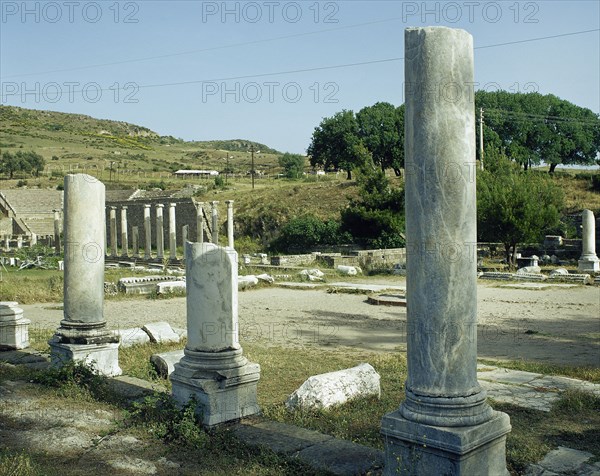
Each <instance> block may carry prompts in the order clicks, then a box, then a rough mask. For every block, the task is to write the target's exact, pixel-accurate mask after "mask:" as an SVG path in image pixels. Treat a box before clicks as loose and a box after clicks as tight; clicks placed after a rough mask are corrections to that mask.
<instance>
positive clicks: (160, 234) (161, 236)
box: [156, 203, 165, 260]
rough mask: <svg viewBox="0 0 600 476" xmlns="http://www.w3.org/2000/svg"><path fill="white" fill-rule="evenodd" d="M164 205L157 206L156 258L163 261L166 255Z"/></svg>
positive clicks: (158, 204)
mask: <svg viewBox="0 0 600 476" xmlns="http://www.w3.org/2000/svg"><path fill="white" fill-rule="evenodd" d="M163 207H164V205H163V204H162V203H157V204H156V258H157V259H160V260H162V259H163V257H164V254H165V241H164V240H165V232H164V230H163Z"/></svg>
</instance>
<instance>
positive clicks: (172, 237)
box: [169, 203, 177, 259]
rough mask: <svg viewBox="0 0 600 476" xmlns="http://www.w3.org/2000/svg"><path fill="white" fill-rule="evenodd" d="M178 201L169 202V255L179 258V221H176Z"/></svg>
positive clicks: (172, 257)
mask: <svg viewBox="0 0 600 476" xmlns="http://www.w3.org/2000/svg"><path fill="white" fill-rule="evenodd" d="M176 205H177V204H176V203H169V257H170V258H171V259H177V223H176V221H175V206H176Z"/></svg>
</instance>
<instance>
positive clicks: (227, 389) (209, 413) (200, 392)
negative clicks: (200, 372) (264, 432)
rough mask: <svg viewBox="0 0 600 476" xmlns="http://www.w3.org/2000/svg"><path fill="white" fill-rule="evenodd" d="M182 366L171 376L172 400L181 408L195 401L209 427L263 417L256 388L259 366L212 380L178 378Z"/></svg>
mask: <svg viewBox="0 0 600 476" xmlns="http://www.w3.org/2000/svg"><path fill="white" fill-rule="evenodd" d="M178 367H179V364H175V371H174V372H173V373H172V374H171V375H170V377H169V378H170V380H171V384H172V394H173V398H174V399H175V400H176V401H177V403H178V404H179V405H181V406H184V405H185V404H187V403H188V402H189V401H190V400H191V399H192V398H195V399H196V401H197V407H196V413H197V414H198V415H199V416H200V417H201V418H202V424H203V425H204V426H206V427H211V426H215V425H218V424H220V423H225V422H228V421H235V420H239V419H240V418H244V417H247V416H250V415H255V414H257V413H260V408H259V407H258V402H257V399H256V387H257V384H258V380H259V379H260V365H258V364H254V363H251V362H249V363H247V364H246V365H243V366H242V367H238V368H234V369H227V370H223V371H217V372H216V373H215V376H214V377H213V378H210V377H207V378H190V377H188V376H185V375H179V374H178V372H177V371H178Z"/></svg>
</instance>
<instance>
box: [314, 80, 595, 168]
mask: <svg viewBox="0 0 600 476" xmlns="http://www.w3.org/2000/svg"><path fill="white" fill-rule="evenodd" d="M475 108H476V110H477V111H480V110H481V109H483V111H484V121H483V139H484V140H483V143H484V150H483V158H484V162H485V157H486V156H489V157H492V158H493V157H496V156H498V155H503V156H506V157H507V158H508V159H509V160H511V161H513V162H515V163H516V164H518V165H519V166H521V167H523V168H524V170H527V169H528V168H530V167H531V166H532V165H539V164H540V163H542V161H543V162H544V163H546V164H548V165H549V166H550V170H549V171H550V173H553V172H554V170H555V168H556V167H557V165H559V164H563V165H573V164H578V165H593V164H594V163H596V162H597V160H598V159H597V157H598V153H599V152H600V116H599V115H598V114H596V113H594V112H593V111H591V110H590V109H586V108H583V107H579V106H577V105H575V104H573V103H571V102H569V101H566V100H564V99H560V98H558V97H556V96H554V95H552V94H547V95H542V94H539V93H510V92H506V91H497V92H486V91H477V92H476V93H475ZM476 129H477V130H476V136H477V139H476V140H477V144H479V127H478V128H476ZM307 153H308V156H309V158H310V164H311V166H312V167H322V168H323V169H325V170H340V169H343V170H345V171H346V173H347V178H348V179H351V178H352V172H353V171H354V170H357V169H360V168H361V167H362V166H363V165H364V164H366V163H369V162H372V163H373V164H375V165H376V166H379V167H380V168H381V169H382V170H385V169H392V170H393V171H394V172H395V174H396V175H400V174H401V170H402V168H403V167H404V105H401V106H398V107H395V106H394V105H392V104H390V103H387V102H378V103H376V104H374V105H373V106H368V107H364V108H363V109H361V110H360V111H358V112H357V113H354V112H353V111H350V110H342V111H340V112H338V113H336V114H334V115H333V116H332V117H326V118H324V119H323V120H322V121H321V123H320V124H319V125H318V126H317V127H316V128H315V130H314V132H313V134H312V138H311V142H310V145H309V146H308V149H307ZM477 158H478V159H481V158H482V157H480V151H479V150H478V157H477Z"/></svg>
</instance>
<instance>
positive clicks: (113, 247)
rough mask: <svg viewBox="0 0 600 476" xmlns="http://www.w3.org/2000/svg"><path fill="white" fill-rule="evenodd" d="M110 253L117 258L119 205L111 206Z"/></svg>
mask: <svg viewBox="0 0 600 476" xmlns="http://www.w3.org/2000/svg"><path fill="white" fill-rule="evenodd" d="M109 221H110V255H111V257H113V258H115V257H116V256H117V207H110V212H109Z"/></svg>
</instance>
